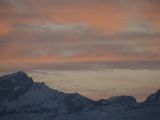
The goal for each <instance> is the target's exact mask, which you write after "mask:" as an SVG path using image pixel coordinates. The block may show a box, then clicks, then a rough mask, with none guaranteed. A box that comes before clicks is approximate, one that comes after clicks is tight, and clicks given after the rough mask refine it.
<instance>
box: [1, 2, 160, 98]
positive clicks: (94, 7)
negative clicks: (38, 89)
mask: <svg viewBox="0 0 160 120" xmlns="http://www.w3.org/2000/svg"><path fill="white" fill-rule="evenodd" d="M159 14H160V0H0V75H4V74H7V73H13V72H17V71H20V70H22V71H24V72H26V73H27V74H28V75H29V76H30V77H32V78H33V80H34V81H36V82H45V83H46V85H48V86H49V87H51V88H53V89H57V90H59V91H63V92H66V93H74V92H78V93H80V94H82V95H84V96H86V97H88V98H91V99H93V100H99V99H102V98H103V99H107V98H109V97H112V96H119V95H131V96H134V97H135V98H136V99H137V101H144V100H145V99H146V97H147V96H149V95H150V94H152V93H154V92H156V91H157V90H158V89H160V15H159Z"/></svg>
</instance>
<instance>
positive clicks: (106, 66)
mask: <svg viewBox="0 0 160 120" xmlns="http://www.w3.org/2000/svg"><path fill="white" fill-rule="evenodd" d="M0 66H1V67H0V71H1V72H8V71H9V72H14V71H19V70H23V71H26V72H32V70H51V71H87V70H89V71H97V70H112V69H129V70H139V69H150V70H157V69H160V61H122V62H73V63H71V62H70V63H53V64H34V65H33V64H3V65H0ZM58 75H59V74H58Z"/></svg>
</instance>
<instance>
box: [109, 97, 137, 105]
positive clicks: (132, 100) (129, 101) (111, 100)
mask: <svg viewBox="0 0 160 120" xmlns="http://www.w3.org/2000/svg"><path fill="white" fill-rule="evenodd" d="M107 101H108V102H109V103H118V104H133V103H137V101H136V99H135V98H134V97H132V96H125V95H123V96H116V97H111V98H109V99H108V100H107Z"/></svg>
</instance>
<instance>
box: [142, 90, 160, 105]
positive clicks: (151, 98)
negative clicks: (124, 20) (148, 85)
mask: <svg viewBox="0 0 160 120" xmlns="http://www.w3.org/2000/svg"><path fill="white" fill-rule="evenodd" d="M157 101H160V90H158V91H157V92H156V93H154V94H152V95H150V96H149V97H147V100H146V101H145V102H157Z"/></svg>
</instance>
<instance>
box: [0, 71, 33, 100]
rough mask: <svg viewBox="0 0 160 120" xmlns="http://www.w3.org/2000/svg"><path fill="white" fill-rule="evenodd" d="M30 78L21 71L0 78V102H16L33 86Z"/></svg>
mask: <svg viewBox="0 0 160 120" xmlns="http://www.w3.org/2000/svg"><path fill="white" fill-rule="evenodd" d="M33 83H34V82H33V80H32V78H30V77H28V76H27V74H26V73H24V72H23V71H19V72H16V73H12V74H8V75H4V76H2V77H0V91H1V92H0V96H2V97H1V98H0V102H2V101H5V100H8V101H13V100H18V98H19V97H20V96H21V95H22V94H24V93H26V92H27V91H28V90H29V88H30V87H31V86H32V85H33Z"/></svg>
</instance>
